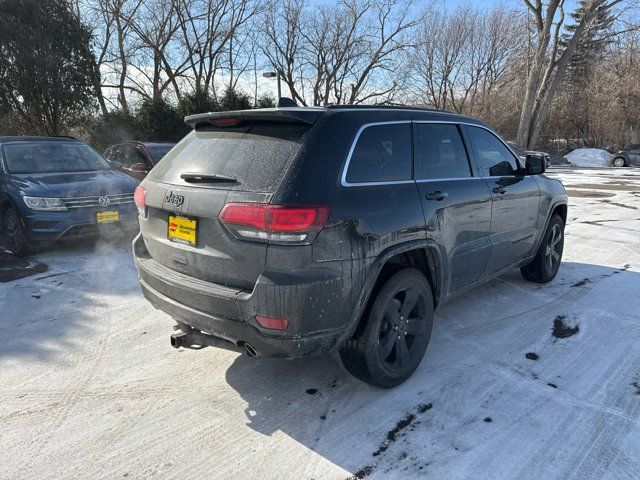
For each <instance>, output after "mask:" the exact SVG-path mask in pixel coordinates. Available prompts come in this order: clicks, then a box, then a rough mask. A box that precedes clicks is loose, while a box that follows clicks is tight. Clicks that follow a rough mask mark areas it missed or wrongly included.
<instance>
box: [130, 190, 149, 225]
mask: <svg viewBox="0 0 640 480" xmlns="http://www.w3.org/2000/svg"><path fill="white" fill-rule="evenodd" d="M133 201H134V202H135V204H136V207H138V213H139V214H140V215H142V216H143V217H145V216H146V215H147V191H146V190H145V189H144V188H142V187H141V186H140V185H138V186H137V187H136V191H135V192H134V193H133Z"/></svg>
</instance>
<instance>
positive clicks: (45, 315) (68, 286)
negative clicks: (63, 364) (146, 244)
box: [0, 236, 141, 360]
mask: <svg viewBox="0 0 640 480" xmlns="http://www.w3.org/2000/svg"><path fill="white" fill-rule="evenodd" d="M130 241H131V239H129V238H127V237H125V236H117V237H115V238H100V239H97V240H92V241H65V242H61V243H59V244H54V245H53V246H51V247H50V248H48V249H46V250H42V251H39V252H37V253H36V254H35V255H31V256H29V257H27V258H26V259H25V260H23V261H22V263H25V262H26V263H28V264H35V265H39V266H46V267H48V268H41V269H34V272H33V273H34V274H32V275H30V276H27V277H23V278H16V279H14V280H10V281H6V282H4V283H0V358H3V357H17V358H27V357H33V358H36V359H40V360H46V359H47V358H48V357H49V356H50V354H52V353H53V352H57V351H60V350H61V349H68V350H69V351H73V348H74V345H76V344H80V343H81V342H82V340H81V339H82V338H83V337H84V338H90V336H91V332H93V331H94V330H95V329H96V328H98V327H99V324H97V322H96V320H97V319H99V317H100V312H101V311H103V310H105V309H107V308H111V307H112V306H113V305H114V304H126V302H127V301H128V300H129V299H135V298H140V297H141V293H140V290H139V287H138V283H137V275H136V271H135V267H134V265H133V259H132V254H131V243H130ZM17 263H20V262H17ZM9 273H10V272H7V276H9ZM18 273H20V272H18ZM18 277H19V275H18Z"/></svg>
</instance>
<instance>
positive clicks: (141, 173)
mask: <svg viewBox="0 0 640 480" xmlns="http://www.w3.org/2000/svg"><path fill="white" fill-rule="evenodd" d="M174 145H175V143H160V142H134V141H132V142H124V143H119V144H117V145H113V146H111V147H109V148H107V149H106V150H105V151H104V154H103V155H104V158H106V159H107V160H109V162H111V163H112V164H113V165H114V166H115V167H116V168H118V169H119V170H122V171H123V172H124V173H126V174H128V175H131V176H132V177H133V178H136V179H138V180H142V179H143V178H144V177H146V176H147V174H148V173H149V170H151V169H152V168H153V167H154V165H155V164H156V163H158V162H159V161H160V160H162V157H164V156H165V155H166V154H167V153H168V152H169V150H171V149H172V148H173V147H174Z"/></svg>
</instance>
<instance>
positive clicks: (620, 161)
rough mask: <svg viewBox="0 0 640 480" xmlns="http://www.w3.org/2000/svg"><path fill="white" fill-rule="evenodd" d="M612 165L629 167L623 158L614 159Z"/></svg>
mask: <svg viewBox="0 0 640 480" xmlns="http://www.w3.org/2000/svg"><path fill="white" fill-rule="evenodd" d="M612 163H613V166H614V167H625V166H626V165H627V162H625V160H624V158H623V157H616V158H614V159H613V162H612Z"/></svg>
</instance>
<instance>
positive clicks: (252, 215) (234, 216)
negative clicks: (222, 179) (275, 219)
mask: <svg viewBox="0 0 640 480" xmlns="http://www.w3.org/2000/svg"><path fill="white" fill-rule="evenodd" d="M220 220H222V222H224V223H227V224H232V225H245V226H248V227H255V228H257V229H258V230H266V228H267V209H266V205H264V204H262V203H227V204H226V205H225V206H224V208H223V209H222V211H221V212H220Z"/></svg>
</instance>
